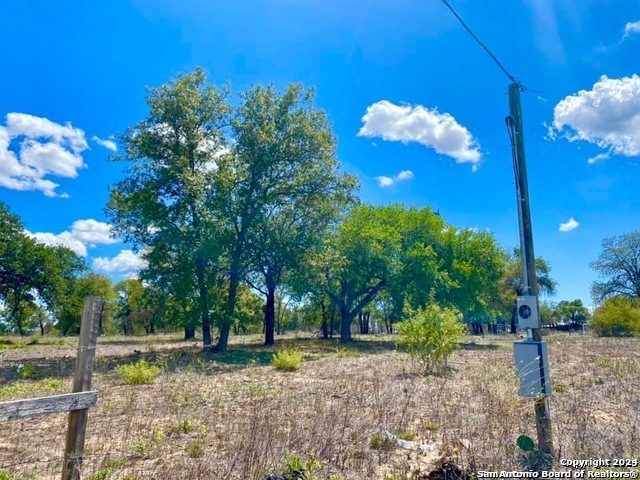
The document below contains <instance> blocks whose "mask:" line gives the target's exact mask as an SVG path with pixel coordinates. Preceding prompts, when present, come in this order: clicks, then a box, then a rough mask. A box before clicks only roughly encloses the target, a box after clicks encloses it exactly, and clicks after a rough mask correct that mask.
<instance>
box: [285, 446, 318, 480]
mask: <svg viewBox="0 0 640 480" xmlns="http://www.w3.org/2000/svg"><path fill="white" fill-rule="evenodd" d="M285 462H286V471H287V473H288V474H290V475H292V476H293V477H294V478H301V479H304V480H318V476H317V475H316V473H315V472H317V471H319V470H322V462H321V461H320V460H318V459H317V458H316V457H315V455H314V454H313V453H312V454H311V455H310V456H309V458H307V459H304V458H302V457H301V456H300V455H298V454H296V453H290V452H287V454H286V458H285Z"/></svg>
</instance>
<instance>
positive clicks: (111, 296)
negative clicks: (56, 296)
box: [56, 273, 117, 335]
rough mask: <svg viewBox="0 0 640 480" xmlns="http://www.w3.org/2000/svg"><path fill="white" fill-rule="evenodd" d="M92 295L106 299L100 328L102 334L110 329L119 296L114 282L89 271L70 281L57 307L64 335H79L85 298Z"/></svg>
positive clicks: (60, 326) (59, 323)
mask: <svg viewBox="0 0 640 480" xmlns="http://www.w3.org/2000/svg"><path fill="white" fill-rule="evenodd" d="M90 296H98V297H102V298H103V299H104V302H105V303H104V308H103V311H102V316H101V317H100V324H99V330H100V333H101V334H103V333H105V331H106V330H109V328H107V327H110V325H111V324H112V323H113V316H114V313H115V309H116V298H117V297H116V291H115V289H114V285H113V282H112V281H111V279H110V278H109V277H107V276H104V275H99V274H97V273H88V274H86V275H83V276H82V277H79V278H76V279H74V280H73V281H71V282H69V283H68V288H67V291H66V293H65V295H64V297H62V298H61V299H60V301H59V302H58V305H57V308H56V316H57V318H58V323H57V326H58V328H60V330H61V331H62V334H63V335H67V334H73V335H77V334H78V333H79V332H80V321H81V319H82V309H83V305H84V299H85V298H86V297H90Z"/></svg>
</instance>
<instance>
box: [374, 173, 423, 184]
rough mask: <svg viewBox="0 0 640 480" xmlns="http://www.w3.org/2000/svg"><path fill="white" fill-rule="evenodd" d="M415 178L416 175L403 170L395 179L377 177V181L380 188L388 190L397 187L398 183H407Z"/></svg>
mask: <svg viewBox="0 0 640 480" xmlns="http://www.w3.org/2000/svg"><path fill="white" fill-rule="evenodd" d="M413 178H414V175H413V172H412V171H411V170H403V171H401V172H400V173H398V174H397V175H396V176H394V177H387V176H381V177H376V180H377V181H378V186H380V187H382V188H386V187H390V186H392V185H395V184H396V183H398V182H406V181H408V180H411V179H413Z"/></svg>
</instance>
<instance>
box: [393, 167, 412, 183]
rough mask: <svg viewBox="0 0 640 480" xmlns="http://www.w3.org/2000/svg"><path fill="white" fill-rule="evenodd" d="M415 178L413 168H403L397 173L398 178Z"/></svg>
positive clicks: (400, 179)
mask: <svg viewBox="0 0 640 480" xmlns="http://www.w3.org/2000/svg"><path fill="white" fill-rule="evenodd" d="M412 178H413V172H412V171H411V170H403V171H401V172H400V173H399V174H398V175H396V180H399V181H402V180H411V179H412Z"/></svg>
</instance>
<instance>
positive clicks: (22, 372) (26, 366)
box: [18, 363, 36, 380]
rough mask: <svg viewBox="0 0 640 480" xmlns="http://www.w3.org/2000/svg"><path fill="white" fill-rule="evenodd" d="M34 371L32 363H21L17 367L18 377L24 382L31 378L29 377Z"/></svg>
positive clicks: (34, 367)
mask: <svg viewBox="0 0 640 480" xmlns="http://www.w3.org/2000/svg"><path fill="white" fill-rule="evenodd" d="M35 371H36V366H35V365H34V364H33V363H21V364H20V365H18V377H20V378H22V379H23V380H26V379H27V378H31V376H32V375H33V374H34V372H35Z"/></svg>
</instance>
